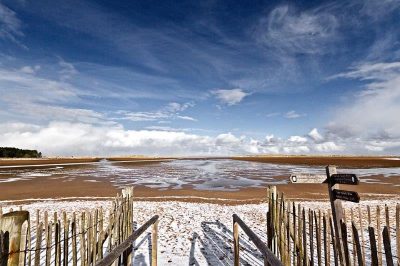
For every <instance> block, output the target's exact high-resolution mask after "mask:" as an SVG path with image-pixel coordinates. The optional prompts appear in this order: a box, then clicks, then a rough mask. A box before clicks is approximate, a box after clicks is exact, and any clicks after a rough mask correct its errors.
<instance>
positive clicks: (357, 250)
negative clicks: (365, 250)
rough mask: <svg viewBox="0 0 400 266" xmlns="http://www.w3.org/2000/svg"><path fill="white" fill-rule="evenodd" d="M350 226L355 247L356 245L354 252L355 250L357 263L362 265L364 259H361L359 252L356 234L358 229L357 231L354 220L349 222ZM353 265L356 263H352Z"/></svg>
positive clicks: (358, 240) (358, 241) (359, 247)
mask: <svg viewBox="0 0 400 266" xmlns="http://www.w3.org/2000/svg"><path fill="white" fill-rule="evenodd" d="M351 227H352V229H353V240H354V242H355V247H356V251H355V252H357V258H358V265H359V266H364V259H363V257H362V254H361V245H360V238H359V236H358V231H357V227H356V224H355V223H354V222H352V223H351ZM354 265H356V264H354Z"/></svg>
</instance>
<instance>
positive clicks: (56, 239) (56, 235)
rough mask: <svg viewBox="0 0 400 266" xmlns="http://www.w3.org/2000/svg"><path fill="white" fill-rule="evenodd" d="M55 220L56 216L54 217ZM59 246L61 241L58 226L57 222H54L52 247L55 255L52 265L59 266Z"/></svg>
mask: <svg viewBox="0 0 400 266" xmlns="http://www.w3.org/2000/svg"><path fill="white" fill-rule="evenodd" d="M55 218H57V216H55ZM60 245H61V240H60V224H59V222H58V221H55V224H54V246H55V253H54V256H55V257H54V265H55V266H59V265H61V262H60V259H61V254H60V253H61V252H59V251H60V249H59V246H60Z"/></svg>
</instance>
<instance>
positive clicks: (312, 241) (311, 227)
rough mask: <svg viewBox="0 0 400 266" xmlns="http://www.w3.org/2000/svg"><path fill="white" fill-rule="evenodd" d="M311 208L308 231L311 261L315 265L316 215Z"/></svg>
mask: <svg viewBox="0 0 400 266" xmlns="http://www.w3.org/2000/svg"><path fill="white" fill-rule="evenodd" d="M313 214H314V213H313V211H311V209H309V210H308V225H309V227H308V232H309V236H310V237H309V239H310V263H311V265H314V217H313V216H314V215H313Z"/></svg>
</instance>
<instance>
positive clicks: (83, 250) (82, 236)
mask: <svg viewBox="0 0 400 266" xmlns="http://www.w3.org/2000/svg"><path fill="white" fill-rule="evenodd" d="M80 226H81V234H80V236H79V243H80V251H81V266H85V265H86V255H85V254H86V239H85V234H86V232H85V212H82V214H81V224H80Z"/></svg>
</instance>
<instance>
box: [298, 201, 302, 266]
mask: <svg viewBox="0 0 400 266" xmlns="http://www.w3.org/2000/svg"><path fill="white" fill-rule="evenodd" d="M302 228H303V220H302V218H301V207H300V204H297V237H298V239H299V240H298V242H299V244H298V247H299V251H300V250H302V249H301V247H302V244H303V230H302ZM297 264H298V265H303V254H302V253H301V252H299V261H298V262H297Z"/></svg>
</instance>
